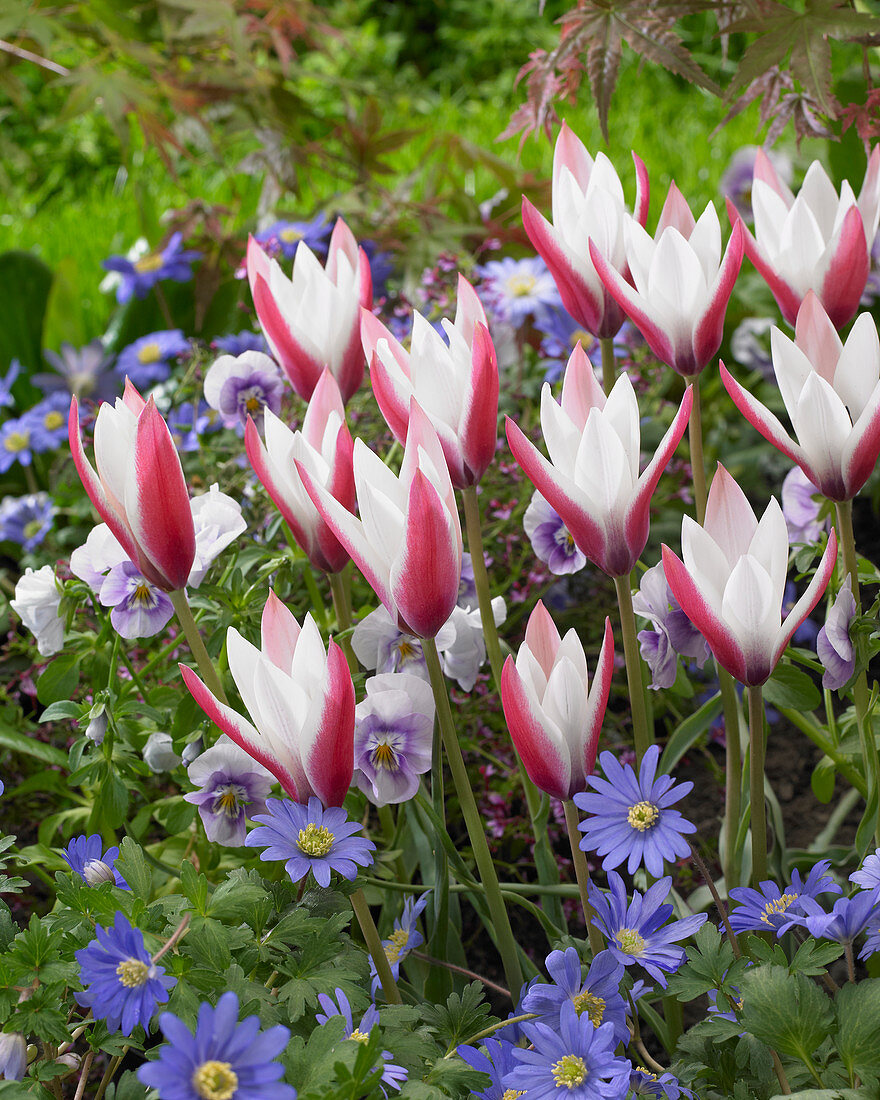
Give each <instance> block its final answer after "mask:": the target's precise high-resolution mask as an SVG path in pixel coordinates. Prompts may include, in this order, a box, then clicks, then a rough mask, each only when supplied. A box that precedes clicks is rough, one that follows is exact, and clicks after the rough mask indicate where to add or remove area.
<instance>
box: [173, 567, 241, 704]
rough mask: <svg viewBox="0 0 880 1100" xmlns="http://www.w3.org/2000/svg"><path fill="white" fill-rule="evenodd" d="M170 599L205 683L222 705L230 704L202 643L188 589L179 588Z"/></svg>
mask: <svg viewBox="0 0 880 1100" xmlns="http://www.w3.org/2000/svg"><path fill="white" fill-rule="evenodd" d="M168 598H169V599H170V600H171V603H172V604H173V605H174V611H175V614H176V615H177V621H178V622H179V623H180V628H181V630H182V631H183V633H184V635H185V637H186V640H187V643H188V645H189V648H190V652H191V653H192V655H193V657H194V658H195V661H196V664H197V665H198V666H199V671H200V672H201V674H202V676H204V678H205V683H206V684H207V685H208V687H209V688H210V690H211V692H212V693H213V694H214V695H215V696H216V697H217V698H218V699H219V700H220V702H221V703H228V699H227V698H226V692H225V691H224V690H223V684H222V683H221V682H220V677H219V676H218V675H217V670H216V669H215V668H214V664H213V662H212V661H211V658H210V656H209V655H208V650H207V649H206V648H205V643H204V642H203V641H202V636H201V634H200V633H199V628H198V626H197V625H196V620H195V618H194V616H193V613H192V608H191V607H190V606H189V600H188V599H187V598H186V589H185V588H178V589H177V590H176V591H174V592H169V593H168Z"/></svg>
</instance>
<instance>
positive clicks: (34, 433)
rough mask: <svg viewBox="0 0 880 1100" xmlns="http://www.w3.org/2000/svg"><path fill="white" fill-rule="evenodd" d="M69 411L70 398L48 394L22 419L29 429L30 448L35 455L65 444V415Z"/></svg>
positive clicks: (65, 394)
mask: <svg viewBox="0 0 880 1100" xmlns="http://www.w3.org/2000/svg"><path fill="white" fill-rule="evenodd" d="M69 410H70V396H69V395H68V394H67V393H66V392H65V393H50V394H49V396H48V397H44V398H43V400H42V401H40V402H39V403H38V404H36V405H34V407H33V408H31V409H28V411H27V412H26V413H25V414H24V416H23V417H22V420H24V421H25V422H26V423H27V425H28V427H29V428H30V429H31V447H32V449H33V451H34V453H35V454H42V453H43V452H44V451H54V450H56V449H57V448H58V447H60V446H61V445H62V444H65V443H67V414H68V412H69Z"/></svg>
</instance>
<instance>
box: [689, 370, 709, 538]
mask: <svg viewBox="0 0 880 1100" xmlns="http://www.w3.org/2000/svg"><path fill="white" fill-rule="evenodd" d="M693 392H694V404H693V408H692V409H691V416H690V420H688V442H689V443H690V448H691V474H692V476H693V479H694V504H695V505H696V510H697V523H699V524H700V526H701V527H702V525H703V521H704V520H705V518H706V501H707V499H708V498H707V493H706V466H705V460H704V458H703V409H702V405H701V402H700V377H699V375H697V377H696V378H695V379H694V381H693Z"/></svg>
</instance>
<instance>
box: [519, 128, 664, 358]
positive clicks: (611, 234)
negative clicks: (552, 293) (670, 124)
mask: <svg viewBox="0 0 880 1100" xmlns="http://www.w3.org/2000/svg"><path fill="white" fill-rule="evenodd" d="M632 156H633V161H634V163H635V167H636V205H635V217H636V221H637V222H638V223H639V224H640V225H642V226H643V225H644V224H645V221H646V220H647V216H648V198H649V187H648V173H647V170H646V169H645V166H644V164H643V163H642V161H641V160H640V159H639V158H638V157H637V156H636V154H635V153H633V155H632ZM551 201H552V212H553V221H552V223H551V222H549V221H547V219H546V218H545V217H544V216H543V214H540V213H539V212H538V211H537V209H536V208H535V207H534V206H533V205H532V203H531V202H529V200H528V199H527V198H525V197H524V198H523V204H522V216H523V224H524V225H525V229H526V233H528V235H529V240H530V241H531V242H532V244H533V245H534V246H535V249H536V250H537V252H539V253H540V255H541V256H542V258H543V260H544V262H545V263H546V264H547V267H548V268H549V269H550V271H551V273H552V274H553V278H554V279H555V280H556V286H557V288H558V289H559V294H560V296H561V297H562V302H563V305H564V306H565V308H566V309H567V310H568V312H569V313H570V314H571V315H572V317H574V319H575V320H576V321H577V322H578V324H581V325H583V326H584V328H585V329H586V330H587V331H588V332H590V333H592V334H593V335H594V336H597V337H600V338H605V337H610V336H614V334H615V333H616V332H617V331H618V329H619V328H620V326H621V325H622V324H623V320H624V316H623V311H622V310H621V308H620V306H619V305H618V304H617V302H616V301H615V300H614V298H613V297H612V296H611V294H610V293H609V292H608V290H607V289H606V287H605V286H604V284H603V282H602V280H601V279H600V278H599V275H598V273H597V271H596V268H595V266H594V262H593V260H592V259H591V257H590V248H589V243H590V241H591V240H592V241H593V242H594V243H595V246H596V248H597V249H598V251H599V252H600V253H601V255H602V256H603V257H604V258H605V260H606V261H607V262H608V263H609V264H610V265H611V266H612V267H613V268H615V269H616V270H617V271H619V272H620V273H621V275H623V276H624V277H625V276H626V252H625V248H624V228H623V227H624V224H625V223H626V222H627V220H628V219H629V218H630V215H629V214H628V213H627V210H626V206H625V204H624V198H623V186H622V184H621V182H620V179H619V177H618V175H617V172H616V171H615V170H614V166H613V165H612V163H611V161H610V160H609V159H608V158H607V157H606V156H605V154H604V153H599V154H598V156H597V157H596V159H595V160H593V158H592V157H591V156H590V154H589V153H588V152H587V150H586V147H585V146H584V144H583V142H582V141H581V140H580V139H579V138H578V137H576V136H575V134H574V133H573V132H572V131H571V130H570V129H569V128H568V126H567V125H566V124H565V123H563V124H562V129H561V131H560V133H559V137H558V138H557V139H556V148H555V151H554V153H553V186H552V198H551Z"/></svg>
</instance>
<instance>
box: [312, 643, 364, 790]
mask: <svg viewBox="0 0 880 1100" xmlns="http://www.w3.org/2000/svg"><path fill="white" fill-rule="evenodd" d="M322 695H323V698H322V703H321V708H320V713H319V717H318V720H317V722H316V723H315V724H314V725H311V724H307V726H306V727H304V728H303V730H302V733H301V735H300V755H301V758H302V766H303V769H304V771H305V773H306V775H307V777H308V780H309V783H310V784H311V786H312V788H313V789H314V791H315V794H317V796H318V798H320V799H321V801H322V802H323V803H324V805H325V806H341V805H342V803H343V802H344V801H345V795H346V793H347V791H348V788H349V787H350V786H351V777H352V773H353V771H354V719H355V702H354V685H353V684H352V682H351V673H350V672H349V669H348V664H347V662H346V660H345V654H344V653H343V652H342V650H341V649H340V648H339V646H338V645H337V644H336V643H335V642H334V641H333V639H332V638H331V639H330V642H329V644H328V646H327V665H326V672H325V679H324V690H323V693H322Z"/></svg>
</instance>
